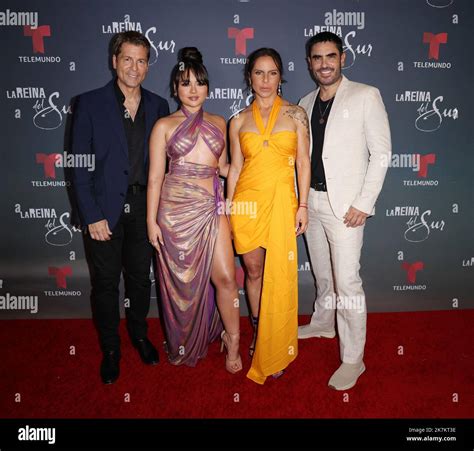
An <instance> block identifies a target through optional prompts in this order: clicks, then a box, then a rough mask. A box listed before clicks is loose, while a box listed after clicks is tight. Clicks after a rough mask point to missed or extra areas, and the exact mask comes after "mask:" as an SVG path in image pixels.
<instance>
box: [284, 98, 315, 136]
mask: <svg viewBox="0 0 474 451" xmlns="http://www.w3.org/2000/svg"><path fill="white" fill-rule="evenodd" d="M285 114H286V115H287V116H289V117H291V119H293V120H295V121H298V122H300V123H301V124H303V126H304V128H305V130H306V134H307V136H308V137H309V121H308V115H307V114H306V111H305V110H304V109H303V108H301V107H300V106H298V105H293V106H290V107H289V108H288V109H287V110H286V111H285V112H284V113H283V115H285Z"/></svg>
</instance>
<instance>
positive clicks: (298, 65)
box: [0, 0, 474, 318]
mask: <svg viewBox="0 0 474 451" xmlns="http://www.w3.org/2000/svg"><path fill="white" fill-rule="evenodd" d="M0 5H1V8H0V36H1V41H2V43H3V45H2V49H3V63H2V67H3V70H2V71H1V72H0V82H1V91H0V98H1V103H0V115H1V116H0V123H1V128H2V149H1V165H0V179H1V182H2V196H1V212H2V215H1V217H2V219H1V224H2V227H1V256H0V318H73V317H89V316H90V315H91V313H90V281H89V270H88V266H87V262H86V260H85V256H84V246H83V240H82V235H81V231H80V230H79V229H78V228H77V227H74V214H73V209H72V207H71V200H70V194H71V192H70V182H69V173H70V169H71V167H73V166H74V164H77V162H75V161H74V160H73V159H72V158H71V155H69V154H68V150H69V148H70V142H69V136H70V125H71V118H72V115H73V114H74V111H73V109H74V108H73V105H74V97H75V96H77V95H78V94H80V93H82V92H85V91H88V90H91V89H94V88H97V87H100V86H103V85H105V84H106V83H107V82H108V81H109V80H110V79H111V78H112V77H113V73H112V71H111V63H110V56H109V43H110V40H111V38H112V36H113V35H114V34H115V33H117V32H120V31H125V30H137V31H140V32H142V33H143V34H145V35H146V36H147V38H148V39H149V40H150V43H151V59H150V70H149V73H148V77H147V79H146V81H145V83H144V86H145V87H146V88H148V89H150V90H151V91H154V92H156V93H158V94H160V95H161V96H163V97H165V98H166V99H168V100H169V102H170V107H171V110H172V111H173V110H175V109H176V107H177V105H176V104H175V103H174V101H173V100H171V98H170V92H169V89H168V84H169V79H170V72H171V69H172V67H173V65H174V64H175V63H176V61H177V53H178V50H179V49H180V48H181V47H184V46H196V47H198V48H199V49H200V51H201V52H202V53H203V56H204V63H205V64H206V65H207V68H208V70H209V74H210V80H211V88H210V91H209V99H208V101H207V103H206V105H205V108H206V109H207V110H208V111H210V112H213V113H218V114H221V115H223V116H224V117H225V118H226V119H228V118H230V117H231V116H232V115H233V114H234V113H236V112H237V111H239V110H240V109H242V108H244V107H245V106H246V105H247V104H248V103H249V101H250V98H249V93H248V92H247V91H246V90H245V85H244V81H243V68H244V64H245V61H246V57H247V55H248V54H249V53H250V52H252V51H253V50H255V49H257V48H259V47H263V46H265V47H273V48H275V49H277V50H278V51H279V52H280V54H281V56H282V58H283V62H284V68H285V78H286V80H287V83H285V84H284V86H283V96H284V97H285V98H287V99H288V100H290V101H292V102H297V101H298V100H299V99H300V98H301V97H302V96H303V95H305V94H306V93H308V92H309V91H311V90H312V89H314V83H313V81H312V80H311V77H310V75H309V72H308V69H307V65H306V62H305V49H304V45H305V42H306V40H307V39H308V38H309V37H311V36H313V35H314V34H316V33H318V32H320V31H325V30H328V31H333V32H335V33H337V34H338V35H340V36H341V38H342V39H343V42H344V47H345V52H346V66H345V68H344V70H343V73H344V74H345V76H346V77H348V78H349V79H351V80H354V81H358V82H362V83H367V84H371V85H374V86H377V87H378V88H379V89H380V91H381V93H382V96H383V99H384V102H385V105H386V108H387V111H388V115H389V119H390V126H391V131H392V144H393V156H392V160H391V161H390V162H388V164H389V166H390V168H389V170H388V173H387V178H386V182H385V185H384V188H383V191H382V193H381V196H380V198H379V200H378V203H377V206H376V215H375V216H374V217H373V218H371V219H369V221H368V224H367V227H366V231H365V243H364V249H363V256H362V262H361V264H362V270H361V272H362V277H363V280H364V287H365V290H366V296H367V304H368V309H369V311H415V310H435V309H436V310H437V309H446V310H448V309H453V308H459V309H465V308H473V307H474V297H473V295H472V293H473V285H472V280H473V267H474V246H473V237H472V235H473V234H472V225H473V190H472V181H471V178H472V169H473V163H474V152H473V142H474V141H473V133H472V129H473V126H472V125H473V123H472V117H471V114H472V112H471V105H472V104H473V100H474V99H473V90H472V76H473V65H472V55H471V51H470V47H471V41H470V39H471V36H472V29H473V24H472V18H473V17H474V14H473V13H474V3H473V2H472V1H470V0H384V1H378V0H291V1H290V0H245V1H244V0H242V1H237V0H200V1H191V0H155V1H145V0H140V1H136V2H130V1H127V0H113V1H110V0H103V1H92V0H76V1H70V0H66V1H65V0H61V1H59V0H49V1H47V2H44V1H43V2H40V1H21V0H20V1H12V0H11V1H1V2H0ZM298 250H299V255H298V260H299V283H300V285H299V288H300V291H299V293H300V295H299V302H300V313H301V314H307V313H310V312H311V311H312V304H313V300H314V297H315V288H314V280H313V276H312V273H311V266H310V263H309V261H308V256H307V253H306V249H305V242H304V240H303V239H302V238H300V239H299V242H298ZM236 265H237V267H238V270H237V279H238V283H239V286H240V288H241V295H242V297H244V291H243V285H244V284H243V281H244V275H243V271H242V268H241V264H240V261H239V259H238V258H236ZM150 277H151V278H152V279H153V280H154V275H153V271H152V270H151V271H150ZM122 300H123V295H122ZM156 301H157V297H156V287H154V289H153V300H152V310H151V315H153V316H156V315H157V308H156V303H157V302H156ZM242 304H243V305H242V314H245V313H246V312H247V310H246V306H245V305H244V304H245V303H242Z"/></svg>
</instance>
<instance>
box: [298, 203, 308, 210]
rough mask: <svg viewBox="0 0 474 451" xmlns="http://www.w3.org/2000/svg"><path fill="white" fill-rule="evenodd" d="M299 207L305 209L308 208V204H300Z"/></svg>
mask: <svg viewBox="0 0 474 451" xmlns="http://www.w3.org/2000/svg"><path fill="white" fill-rule="evenodd" d="M300 208H306V209H308V204H300Z"/></svg>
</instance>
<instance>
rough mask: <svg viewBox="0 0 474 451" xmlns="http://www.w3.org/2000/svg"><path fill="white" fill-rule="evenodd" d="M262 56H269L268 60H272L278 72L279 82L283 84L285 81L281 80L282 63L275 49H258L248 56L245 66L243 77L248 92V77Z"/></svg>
mask: <svg viewBox="0 0 474 451" xmlns="http://www.w3.org/2000/svg"><path fill="white" fill-rule="evenodd" d="M262 56H269V57H270V58H272V59H273V61H274V62H275V65H276V67H277V69H278V72H280V78H281V82H282V83H285V80H283V62H282V60H281V56H280V54H279V53H278V52H277V51H276V50H275V49H272V48H269V47H262V48H260V49H257V50H254V51H253V52H252V53H251V54H250V55H249V56H248V58H247V62H246V64H245V68H244V77H245V83H246V85H247V89H249V90H250V75H251V74H252V70H253V68H254V66H255V63H256V62H257V60H258V59H259V58H261V57H262Z"/></svg>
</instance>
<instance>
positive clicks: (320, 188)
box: [311, 182, 328, 191]
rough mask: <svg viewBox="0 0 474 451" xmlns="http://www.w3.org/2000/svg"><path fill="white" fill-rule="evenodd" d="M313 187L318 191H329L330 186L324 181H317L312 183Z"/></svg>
mask: <svg viewBox="0 0 474 451" xmlns="http://www.w3.org/2000/svg"><path fill="white" fill-rule="evenodd" d="M311 188H313V189H315V190H316V191H327V190H328V188H327V186H326V183H324V182H316V183H312V184H311Z"/></svg>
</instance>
